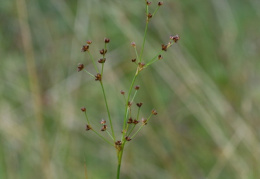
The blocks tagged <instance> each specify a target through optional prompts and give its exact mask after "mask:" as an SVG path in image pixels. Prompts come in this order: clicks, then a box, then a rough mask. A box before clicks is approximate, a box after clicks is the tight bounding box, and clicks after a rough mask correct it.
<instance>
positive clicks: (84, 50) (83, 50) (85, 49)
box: [81, 45, 89, 52]
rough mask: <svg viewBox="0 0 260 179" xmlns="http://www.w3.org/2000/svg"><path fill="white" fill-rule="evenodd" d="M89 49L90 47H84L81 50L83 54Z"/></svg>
mask: <svg viewBox="0 0 260 179" xmlns="http://www.w3.org/2000/svg"><path fill="white" fill-rule="evenodd" d="M88 49H89V45H83V46H82V48H81V52H86V51H87V50H88Z"/></svg>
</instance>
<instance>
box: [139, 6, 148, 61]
mask: <svg viewBox="0 0 260 179" xmlns="http://www.w3.org/2000/svg"><path fill="white" fill-rule="evenodd" d="M148 13H149V9H148V5H146V25H145V31H144V39H143V45H142V49H141V54H140V59H139V62H141V61H142V57H143V52H144V44H145V40H146V34H147V29H148V22H149V19H148Z"/></svg>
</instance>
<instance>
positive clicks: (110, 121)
mask: <svg viewBox="0 0 260 179" xmlns="http://www.w3.org/2000/svg"><path fill="white" fill-rule="evenodd" d="M100 84H101V88H102V92H103V95H104V99H105V103H106V109H107V114H108V119H109V123H110V126H111V132H112V136H113V140H114V142H115V140H116V138H115V133H114V128H113V123H112V120H111V116H110V112H109V109H108V104H107V97H106V93H105V90H104V86H103V83H102V80H101V81H100Z"/></svg>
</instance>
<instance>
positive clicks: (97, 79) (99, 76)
mask: <svg viewBox="0 0 260 179" xmlns="http://www.w3.org/2000/svg"><path fill="white" fill-rule="evenodd" d="M95 77H96V79H95V80H96V81H101V80H102V76H101V74H100V73H98V74H96V75H95Z"/></svg>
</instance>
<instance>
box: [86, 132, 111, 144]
mask: <svg viewBox="0 0 260 179" xmlns="http://www.w3.org/2000/svg"><path fill="white" fill-rule="evenodd" d="M91 130H92V131H93V132H95V133H96V134H97V135H98V136H99V137H100V138H101V139H103V140H104V141H105V142H107V143H108V144H110V145H112V146H114V144H113V143H111V142H110V141H108V140H107V139H106V138H104V137H103V136H102V135H100V134H99V133H98V132H97V131H95V130H94V129H91Z"/></svg>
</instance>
